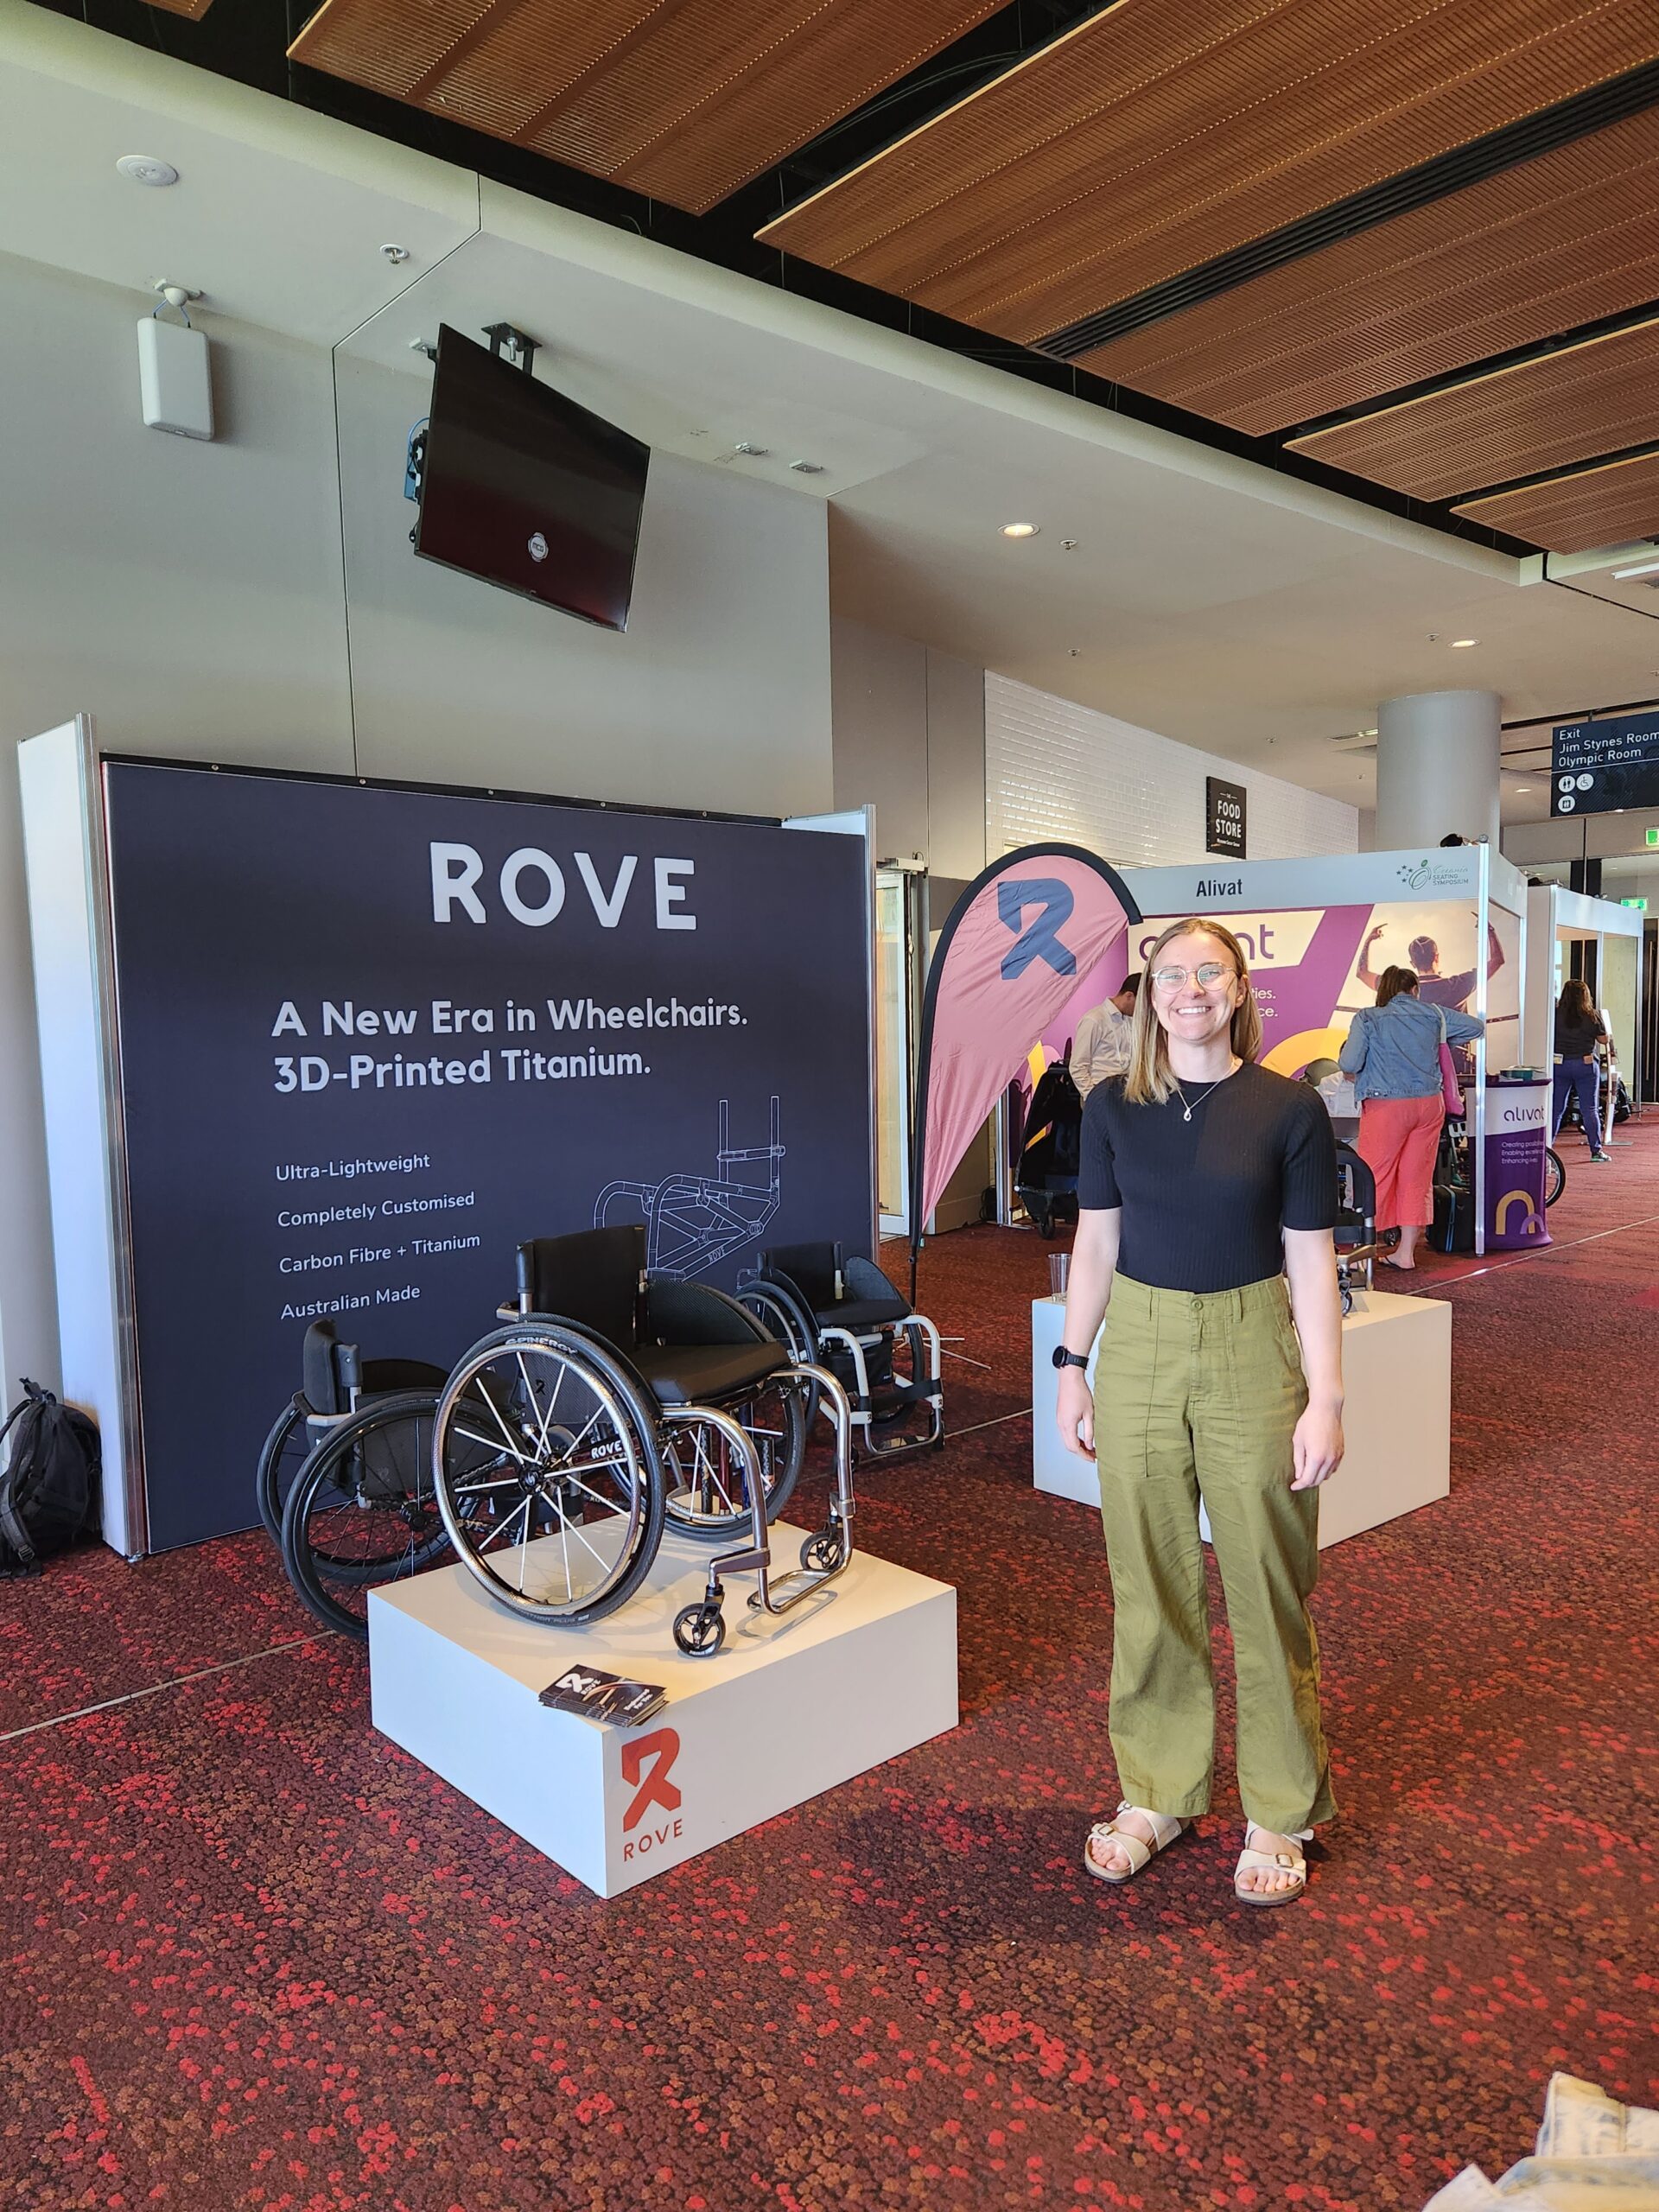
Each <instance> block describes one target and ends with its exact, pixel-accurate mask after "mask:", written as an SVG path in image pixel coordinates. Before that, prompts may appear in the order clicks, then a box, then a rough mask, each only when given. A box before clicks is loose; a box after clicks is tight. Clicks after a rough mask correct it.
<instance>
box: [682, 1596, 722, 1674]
mask: <svg viewBox="0 0 1659 2212" xmlns="http://www.w3.org/2000/svg"><path fill="white" fill-rule="evenodd" d="M674 1641H675V1643H677V1644H678V1645H679V1647H680V1649H681V1650H682V1651H683V1652H684V1653H685V1655H686V1656H687V1657H688V1658H689V1659H709V1658H712V1657H713V1656H714V1655H715V1652H716V1651H718V1650H719V1649H720V1647H721V1644H722V1643H725V1641H726V1617H725V1615H724V1614H723V1613H722V1612H721V1610H720V1607H719V1606H718V1605H711V1604H710V1603H709V1600H708V1599H706V1598H705V1599H703V1600H702V1603H701V1604H700V1605H687V1606H686V1607H685V1609H684V1610H683V1611H681V1612H677V1613H676V1614H675V1616H674Z"/></svg>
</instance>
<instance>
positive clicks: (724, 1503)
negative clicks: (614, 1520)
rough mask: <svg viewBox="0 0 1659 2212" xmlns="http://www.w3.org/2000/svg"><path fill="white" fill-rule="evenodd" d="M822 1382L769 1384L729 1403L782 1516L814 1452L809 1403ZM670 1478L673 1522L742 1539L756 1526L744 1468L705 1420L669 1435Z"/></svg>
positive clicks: (717, 1537)
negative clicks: (809, 1431)
mask: <svg viewBox="0 0 1659 2212" xmlns="http://www.w3.org/2000/svg"><path fill="white" fill-rule="evenodd" d="M815 1395H817V1384H816V1383H791V1382H788V1381H785V1380H782V1379H780V1380H779V1381H777V1382H773V1383H762V1385H761V1386H760V1389H759V1390H758V1391H757V1392H756V1393H755V1395H754V1396H753V1397H752V1398H748V1399H746V1400H745V1401H744V1402H743V1403H742V1404H741V1405H740V1406H734V1407H731V1408H728V1410H729V1411H730V1413H731V1415H732V1418H733V1420H734V1421H735V1422H736V1423H737V1425H738V1427H740V1428H741V1430H742V1431H743V1433H744V1434H745V1435H746V1436H747V1438H748V1439H749V1441H750V1443H751V1445H752V1446H753V1450H754V1457H755V1462H756V1466H755V1472H756V1473H757V1474H758V1475H759V1477H760V1487H761V1491H762V1493H763V1494H764V1496H765V1497H766V1518H767V1520H768V1521H775V1520H776V1519H777V1518H778V1516H779V1514H780V1513H781V1512H782V1511H783V1510H784V1507H785V1504H786V1503H788V1500H789V1494H790V1492H791V1491H792V1490H793V1489H794V1487H795V1484H796V1481H797V1478H798V1476H799V1474H800V1471H801V1463H802V1461H803V1460H804V1459H805V1457H806V1434H807V1411H808V1408H807V1402H808V1399H809V1397H810V1396H815ZM663 1479H664V1484H665V1486H666V1490H667V1497H666V1500H665V1503H666V1506H667V1510H668V1518H669V1522H670V1523H671V1526H672V1527H673V1528H675V1529H677V1530H678V1531H679V1532H680V1534H681V1535H686V1536H696V1537H699V1538H701V1539H702V1541H704V1542H706V1543H711V1544H729V1543H741V1542H742V1541H744V1540H745V1538H746V1537H747V1536H749V1535H751V1534H752V1533H753V1521H752V1516H751V1515H750V1512H749V1509H748V1505H747V1502H746V1496H745V1490H744V1483H743V1476H742V1471H741V1469H739V1468H738V1467H736V1466H734V1465H733V1464H732V1460H731V1456H730V1453H729V1452H728V1448H727V1446H726V1443H725V1440H724V1439H723V1438H722V1437H721V1435H720V1433H719V1432H718V1430H716V1429H713V1428H709V1427H706V1426H704V1425H703V1424H702V1423H701V1422H699V1423H696V1424H693V1425H690V1426H688V1427H683V1428H676V1429H674V1430H673V1431H672V1432H671V1433H669V1434H668V1435H666V1436H665V1437H664V1441H663Z"/></svg>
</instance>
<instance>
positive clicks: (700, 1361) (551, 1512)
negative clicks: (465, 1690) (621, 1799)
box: [431, 1223, 854, 1656]
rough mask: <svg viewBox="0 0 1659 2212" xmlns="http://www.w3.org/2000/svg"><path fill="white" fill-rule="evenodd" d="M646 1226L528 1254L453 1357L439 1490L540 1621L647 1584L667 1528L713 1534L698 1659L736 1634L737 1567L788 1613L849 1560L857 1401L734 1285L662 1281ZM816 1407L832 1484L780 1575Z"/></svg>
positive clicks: (682, 1634) (451, 1525) (689, 1633)
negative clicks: (778, 1533) (731, 1578)
mask: <svg viewBox="0 0 1659 2212" xmlns="http://www.w3.org/2000/svg"><path fill="white" fill-rule="evenodd" d="M501 1318H502V1319H503V1322H504V1325H503V1326H502V1327H500V1328H499V1329H497V1330H495V1331H493V1332H492V1333H491V1334H490V1335H488V1336H486V1337H484V1338H481V1339H480V1342H479V1343H477V1344H474V1346H473V1348H472V1350H471V1351H468V1352H467V1354H466V1356H465V1357H464V1358H462V1359H461V1362H460V1363H459V1364H458V1365H457V1366H456V1367H455V1368H454V1370H453V1371H452V1372H451V1374H450V1375H449V1376H448V1382H447V1383H446V1384H445V1386H444V1389H443V1391H442V1396H441V1398H440V1399H439V1402H438V1404H437V1408H436V1416H435V1424H434V1429H433V1436H432V1457H431V1465H432V1485H433V1488H434V1490H435V1496H436V1503H437V1509H438V1512H439V1514H440V1516H441V1517H442V1523H443V1526H444V1528H445V1529H446V1530H447V1531H448V1538H449V1541H450V1542H451V1543H452V1544H453V1545H454V1550H455V1554H456V1556H457V1557H458V1558H459V1559H460V1560H461V1563H462V1565H463V1566H465V1567H467V1570H468V1572H469V1573H472V1574H473V1575H474V1577H475V1578H476V1579H477V1580H478V1581H479V1582H480V1584H481V1585H482V1586H483V1587H484V1588H485V1589H486V1591H487V1592H489V1594H490V1595H491V1597H492V1598H493V1599H496V1600H497V1601H498V1602H499V1603H500V1604H501V1605H505V1607H507V1608H508V1609H509V1610H510V1611H513V1612H515V1613H518V1614H520V1615H522V1616H524V1617H527V1618H530V1619H532V1620H538V1621H549V1622H563V1623H570V1622H587V1621H593V1620H598V1619H600V1618H602V1617H603V1616H604V1615H605V1614H607V1613H610V1612H613V1611H615V1610H616V1609H617V1607H618V1606H620V1605H624V1604H626V1601H627V1599H629V1598H630V1597H631V1596H632V1594H633V1592H635V1591H636V1590H637V1589H638V1588H639V1584H640V1583H641V1581H642V1580H644V1578H645V1574H646V1573H647V1572H648V1571H649V1569H650V1567H651V1565H652V1560H654V1559H655V1557H656V1555H657V1551H658V1545H659V1544H660V1542H661V1540H662V1535H663V1531H664V1527H665V1526H668V1527H672V1528H675V1529H678V1530H679V1531H681V1532H682V1533H683V1534H684V1535H689V1536H692V1537H695V1538H697V1539H699V1540H701V1541H704V1542H707V1543H710V1544H713V1545H715V1546H716V1547H729V1548H720V1549H717V1550H716V1553H715V1557H714V1558H713V1559H712V1560H710V1562H709V1573H708V1580H707V1585H706V1587H705V1590H704V1593H703V1596H702V1598H701V1599H698V1600H696V1602H695V1603H693V1604H691V1605H687V1606H685V1607H683V1609H682V1611H680V1613H679V1614H678V1615H677V1617H676V1619H675V1622H674V1640H675V1642H676V1643H677V1644H678V1646H679V1648H680V1649H681V1650H682V1651H684V1652H686V1653H688V1654H690V1655H693V1656H697V1655H702V1654H708V1653H712V1652H715V1651H717V1650H718V1649H720V1646H721V1643H722V1642H723V1641H724V1639H725V1634H726V1624H725V1618H724V1614H723V1611H722V1603H723V1599H724V1594H725V1592H724V1583H723V1579H722V1578H723V1577H724V1576H726V1575H728V1574H733V1573H753V1575H754V1577H755V1585H756V1586H755V1589H754V1592H753V1594H752V1595H751V1597H750V1599H749V1605H750V1607H751V1609H752V1610H754V1611H765V1612H766V1613H771V1614H779V1613H784V1612H786V1611H789V1610H790V1609H791V1607H792V1606H794V1605H798V1604H800V1603H801V1602H802V1600H803V1599H806V1598H808V1597H810V1596H811V1595H812V1594H813V1592H815V1591H817V1590H818V1589H821V1588H822V1587H823V1586H824V1585H825V1584H826V1583H828V1582H830V1581H832V1580H834V1579H835V1578H836V1576H837V1575H839V1574H840V1573H842V1572H843V1570H844V1569H845V1567H846V1566H847V1563H848V1560H849V1558H850V1556H851V1548H852V1535H851V1524H852V1517H853V1494H852V1430H853V1420H854V1416H853V1413H852V1409H851V1408H850V1407H849V1404H848V1401H847V1396H846V1394H845V1392H844V1391H843V1390H842V1387H841V1384H840V1383H839V1382H838V1381H837V1380H836V1376H834V1375H833V1374H831V1373H829V1371H828V1370H826V1369H824V1368H823V1367H820V1366H818V1365H817V1363H814V1362H813V1361H812V1360H810V1359H804V1358H799V1357H795V1356H794V1354H793V1352H792V1350H791V1347H789V1346H788V1345H786V1344H782V1343H780V1342H779V1340H778V1339H777V1338H774V1337H772V1336H770V1335H768V1333H767V1332H766V1330H765V1329H764V1328H763V1327H762V1326H761V1325H760V1323H759V1322H758V1321H757V1320H756V1319H754V1318H753V1315H752V1314H751V1313H747V1312H746V1311H745V1310H744V1308H743V1307H742V1306H741V1305H739V1304H738V1302H737V1301H736V1300H734V1299H732V1298H728V1296H727V1295H726V1294H724V1293H723V1292H721V1291H718V1290H715V1289H712V1288H710V1287H708V1286H707V1285H704V1284H699V1283H684V1282H676V1281H663V1280H658V1279H656V1278H654V1277H652V1276H651V1275H649V1274H647V1273H646V1270H645V1229H644V1227H643V1225H641V1224H637V1223H634V1224H627V1225H626V1226H620V1227H616V1228H605V1229H594V1230H583V1231H582V1232H580V1233H579V1234H577V1235H575V1236H556V1237H541V1238H537V1240H535V1241H534V1242H533V1243H527V1244H522V1245H520V1246H519V1248H518V1299H517V1301H516V1305H515V1306H512V1307H509V1308H506V1309H504V1311H503V1313H502V1316H501ZM819 1408H822V1410H823V1412H824V1414H826V1415H827V1417H828V1418H829V1420H830V1421H831V1422H832V1424H833V1426H834V1427H835V1431H836V1488H835V1492H834V1495H833V1496H832V1497H831V1499H830V1503H829V1512H828V1517H827V1519H826V1520H825V1522H824V1525H823V1528H822V1529H819V1530H818V1531H817V1534H816V1535H811V1536H809V1537H808V1538H807V1539H806V1541H804V1543H803V1545H802V1546H801V1552H800V1565H799V1567H798V1569H796V1570H793V1571H791V1573H786V1574H782V1575H779V1576H776V1577H774V1576H773V1575H772V1554H771V1549H770V1545H769V1542H768V1539H767V1534H766V1524H767V1522H769V1521H770V1520H772V1518H774V1517H775V1516H776V1515H777V1514H778V1513H779V1511H780V1510H782V1507H783V1505H784V1503H785V1501H786V1500H787V1498H788V1497H789V1495H790V1493H791V1491H792V1490H793V1488H794V1486H795V1482H796V1479H797V1478H798V1475H799V1472H800V1468H801V1462H802V1459H803V1458H804V1452H805V1448H806V1436H807V1427H808V1423H809V1421H810V1418H811V1416H812V1414H813V1413H814V1412H815V1411H817V1410H818V1409H819Z"/></svg>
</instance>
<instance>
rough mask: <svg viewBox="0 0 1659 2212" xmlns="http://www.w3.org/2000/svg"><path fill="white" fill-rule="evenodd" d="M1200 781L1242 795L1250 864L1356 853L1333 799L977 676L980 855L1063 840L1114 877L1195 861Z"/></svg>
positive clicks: (1355, 829) (1341, 805)
mask: <svg viewBox="0 0 1659 2212" xmlns="http://www.w3.org/2000/svg"><path fill="white" fill-rule="evenodd" d="M1206 776H1221V777H1224V778H1225V779H1226V780H1227V781H1228V782H1230V783H1234V784H1242V785H1243V786H1244V789H1245V791H1246V793H1247V794H1248V796H1247V798H1246V813H1245V849H1246V851H1247V853H1248V855H1249V857H1250V858H1251V859H1252V860H1300V859H1302V858H1303V857H1305V856H1306V855H1309V854H1313V853H1351V852H1357V850H1358V849H1359V815H1358V811H1357V809H1356V808H1354V807H1351V806H1349V805H1348V804H1345V802H1344V801H1343V800H1341V799H1334V798H1324V797H1323V796H1322V795H1321V794H1320V793H1319V792H1318V791H1305V790H1304V789H1303V788H1302V786H1301V785H1300V784H1287V783H1286V782H1284V781H1283V780H1282V779H1281V778H1279V777H1277V776H1268V775H1264V774H1262V772H1261V771H1260V770H1258V769H1255V768H1243V767H1241V766H1239V765H1238V763H1237V762H1236V760H1223V759H1221V758H1220V757H1219V756H1218V755H1216V754H1213V753H1199V752H1198V751H1196V750H1195V749H1194V748H1193V747H1192V746H1188V745H1179V744H1177V743H1176V742H1175V741H1174V740H1173V738H1167V737H1160V736H1158V735H1157V734H1155V733H1154V732H1153V731H1152V730H1147V729H1138V728H1136V727H1135V724H1134V723H1133V722H1125V721H1119V720H1118V719H1117V717H1116V715H1103V714H1099V713H1097V712H1096V710H1095V709H1093V708H1092V707H1080V706H1078V705H1077V704H1076V703H1075V702H1073V701H1071V700H1070V699H1058V698H1056V697H1055V696H1053V694H1052V692H1047V691H1038V690H1033V688H1032V687H1031V686H1030V685H1029V684H1027V683H1015V682H1014V679H1013V678H1012V677H1007V676H997V675H994V674H992V673H990V672H989V671H988V672H987V674H986V677H985V792H986V807H987V817H988V818H987V828H986V840H985V842H986V847H987V850H988V852H990V853H992V854H996V853H1002V852H1007V851H1010V850H1012V849H1013V848H1014V847H1015V846H1017V845H1024V844H1028V843H1030V842H1033V840H1034V839H1036V838H1039V837H1063V838H1067V839H1070V840H1071V841H1072V842H1075V843H1077V844H1079V845H1086V846H1087V847H1088V848H1089V849H1090V851H1092V852H1096V853H1099V854H1100V855H1101V856H1102V857H1103V859H1106V860H1109V861H1114V862H1115V863H1116V865H1117V866H1119V867H1121V868H1173V867H1179V866H1180V865H1181V864H1182V863H1183V862H1184V861H1201V860H1202V859H1203V858H1204V838H1205V777H1206Z"/></svg>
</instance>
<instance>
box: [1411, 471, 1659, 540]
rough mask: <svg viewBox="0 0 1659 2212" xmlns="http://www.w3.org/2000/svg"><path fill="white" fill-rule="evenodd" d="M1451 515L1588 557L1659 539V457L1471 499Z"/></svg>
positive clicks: (1561, 477)
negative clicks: (1606, 549)
mask: <svg viewBox="0 0 1659 2212" xmlns="http://www.w3.org/2000/svg"><path fill="white" fill-rule="evenodd" d="M1453 512H1455V513H1457V514H1460V515H1467V516H1469V517H1470V518H1471V520H1472V521H1475V522H1484V523H1489V524H1491V526H1492V528H1493V529H1495V530H1503V531H1508V532H1509V534H1510V537H1524V538H1526V539H1527V540H1528V541H1529V543H1532V544H1534V545H1541V546H1543V547H1544V548H1545V550H1547V551H1548V552H1551V553H1587V552H1589V551H1591V550H1592V549H1593V548H1594V547H1596V546H1599V545H1630V544H1634V543H1636V542H1637V539H1639V538H1643V537H1659V454H1652V453H1650V454H1643V455H1642V456H1641V457H1640V459H1638V460H1636V461H1607V462H1605V463H1604V464H1603V465H1602V467H1599V468H1584V469H1580V470H1578V471H1577V472H1576V473H1575V474H1573V475H1571V476H1557V477H1555V478H1554V479H1553V480H1551V481H1550V482H1549V483H1548V484H1535V485H1534V486H1532V488H1531V490H1530V491H1521V492H1500V493H1497V495H1496V497H1495V498H1492V499H1470V500H1468V501H1466V502H1465V505H1462V506H1460V507H1458V508H1455V509H1454V510H1453Z"/></svg>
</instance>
